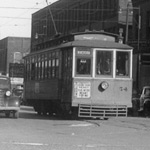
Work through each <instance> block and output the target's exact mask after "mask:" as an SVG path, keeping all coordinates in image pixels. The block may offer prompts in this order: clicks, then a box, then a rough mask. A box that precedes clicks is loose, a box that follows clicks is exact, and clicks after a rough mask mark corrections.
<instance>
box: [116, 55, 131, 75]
mask: <svg viewBox="0 0 150 150" xmlns="http://www.w3.org/2000/svg"><path fill="white" fill-rule="evenodd" d="M129 58H130V53H129V52H117V59H116V75H117V76H129V74H130V59H129Z"/></svg>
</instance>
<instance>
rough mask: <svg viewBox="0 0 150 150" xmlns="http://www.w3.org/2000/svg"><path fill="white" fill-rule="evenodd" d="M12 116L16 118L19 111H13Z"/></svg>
mask: <svg viewBox="0 0 150 150" xmlns="http://www.w3.org/2000/svg"><path fill="white" fill-rule="evenodd" d="M13 117H14V118H16V119H17V118H19V111H18V110H16V111H13Z"/></svg>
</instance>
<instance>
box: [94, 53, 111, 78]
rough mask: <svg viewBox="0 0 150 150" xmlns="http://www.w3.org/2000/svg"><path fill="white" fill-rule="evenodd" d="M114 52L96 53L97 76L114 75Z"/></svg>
mask: <svg viewBox="0 0 150 150" xmlns="http://www.w3.org/2000/svg"><path fill="white" fill-rule="evenodd" d="M112 56H113V52H112V51H97V53H96V74H97V75H106V76H107V75H112V68H113V61H112Z"/></svg>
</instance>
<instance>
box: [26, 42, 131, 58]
mask: <svg viewBox="0 0 150 150" xmlns="http://www.w3.org/2000/svg"><path fill="white" fill-rule="evenodd" d="M79 46H80V47H91V48H105V49H120V50H131V49H133V48H132V47H131V46H129V45H126V44H121V43H117V42H111V41H101V40H75V41H70V42H66V43H62V44H60V45H57V46H54V47H49V48H46V49H43V50H40V51H36V52H31V53H30V54H28V55H27V56H29V55H33V54H35V53H41V52H45V51H49V50H55V49H61V48H64V47H79ZM25 57H26V56H25ZM25 57H24V58H25Z"/></svg>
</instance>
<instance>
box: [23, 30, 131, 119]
mask: <svg viewBox="0 0 150 150" xmlns="http://www.w3.org/2000/svg"><path fill="white" fill-rule="evenodd" d="M120 41H121V38H120V36H119V35H116V34H112V33H107V32H104V31H87V32H81V33H72V34H70V35H67V36H59V37H57V38H55V39H52V40H49V41H46V42H45V43H43V44H44V46H43V48H42V49H41V50H38V48H37V50H36V49H35V51H34V52H31V53H30V54H29V55H27V56H26V57H25V58H24V59H25V80H24V98H25V99H26V101H27V103H28V104H29V105H32V106H33V107H34V109H35V111H36V112H37V113H38V114H53V113H56V114H57V113H59V114H72V115H78V117H106V116H127V110H128V108H129V107H131V106H132V103H131V99H132V47H130V46H128V45H125V44H123V43H122V42H120Z"/></svg>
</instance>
